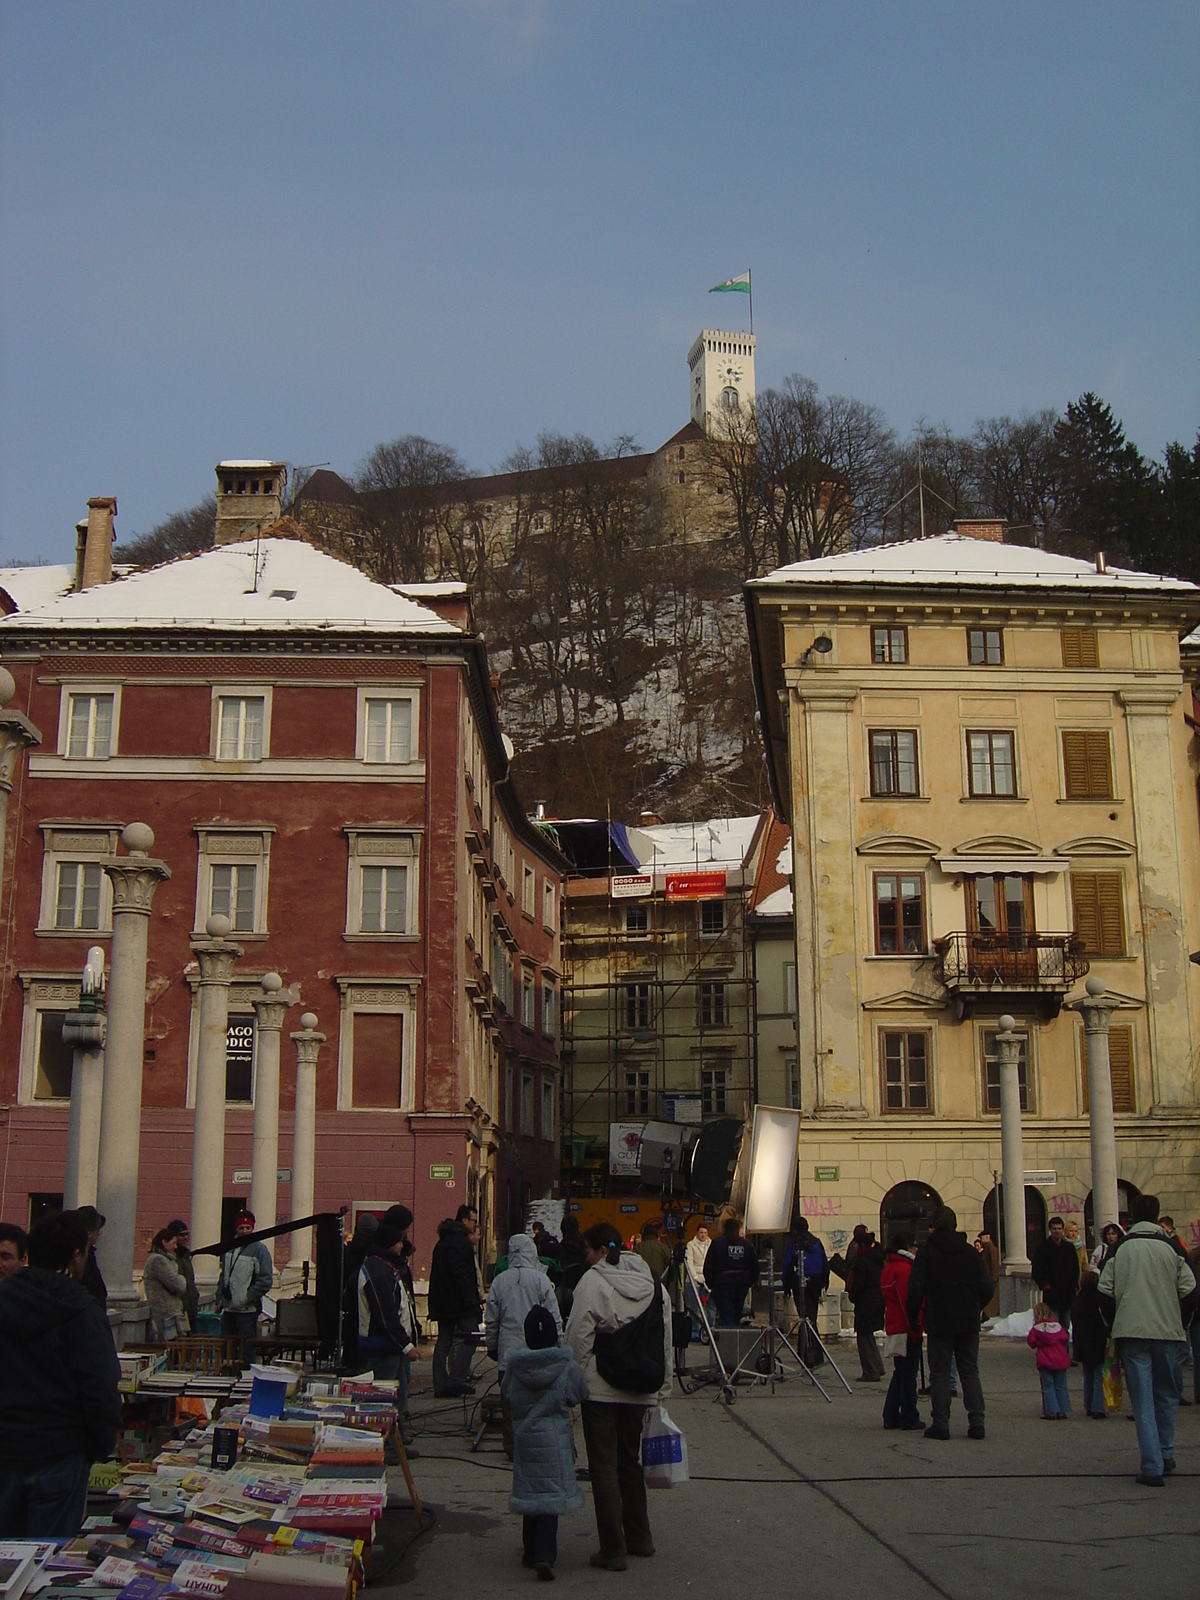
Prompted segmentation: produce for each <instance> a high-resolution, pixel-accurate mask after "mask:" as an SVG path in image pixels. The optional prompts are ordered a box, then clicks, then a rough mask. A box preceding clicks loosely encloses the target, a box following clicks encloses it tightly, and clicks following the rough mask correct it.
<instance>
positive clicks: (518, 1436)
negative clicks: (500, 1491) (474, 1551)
mask: <svg viewBox="0 0 1200 1600" xmlns="http://www.w3.org/2000/svg"><path fill="white" fill-rule="evenodd" d="M525 1346H526V1348H525V1349H510V1350H509V1351H508V1352H507V1355H506V1357H505V1367H504V1376H503V1378H502V1380H501V1388H502V1391H503V1394H504V1398H505V1399H506V1400H507V1401H508V1404H509V1406H510V1407H511V1409H512V1425H513V1485H512V1493H511V1495H509V1498H508V1506H509V1510H510V1511H516V1512H517V1513H518V1514H519V1515H520V1516H521V1518H522V1519H523V1520H522V1525H521V1532H522V1537H523V1543H524V1547H525V1553H524V1556H523V1557H522V1561H523V1563H524V1565H525V1566H527V1567H533V1568H534V1569H535V1570H536V1572H537V1575H538V1577H539V1578H553V1576H554V1563H555V1561H556V1560H557V1559H558V1519H559V1517H560V1515H561V1514H562V1513H563V1512H566V1511H578V1510H579V1508H580V1506H581V1505H582V1504H583V1496H582V1495H581V1494H580V1492H579V1486H578V1484H577V1483H576V1481H575V1436H574V1433H573V1432H572V1429H571V1407H572V1406H577V1405H580V1404H581V1403H582V1402H583V1401H584V1400H586V1399H587V1394H588V1389H587V1381H586V1379H585V1378H584V1376H583V1373H582V1372H581V1371H580V1369H579V1366H578V1365H577V1363H576V1361H575V1357H574V1356H573V1355H572V1354H571V1352H570V1350H568V1349H565V1348H560V1347H559V1344H558V1328H557V1327H556V1326H555V1321H554V1317H553V1316H552V1315H551V1313H550V1312H549V1311H548V1310H547V1309H546V1307H545V1306H540V1305H539V1306H534V1308H533V1309H532V1310H531V1311H530V1313H529V1315H528V1316H527V1317H526V1318H525Z"/></svg>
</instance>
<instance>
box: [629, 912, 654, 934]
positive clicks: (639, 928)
mask: <svg viewBox="0 0 1200 1600" xmlns="http://www.w3.org/2000/svg"><path fill="white" fill-rule="evenodd" d="M649 931H650V913H649V911H648V910H647V908H646V907H645V906H626V907H625V932H626V933H648V932H649Z"/></svg>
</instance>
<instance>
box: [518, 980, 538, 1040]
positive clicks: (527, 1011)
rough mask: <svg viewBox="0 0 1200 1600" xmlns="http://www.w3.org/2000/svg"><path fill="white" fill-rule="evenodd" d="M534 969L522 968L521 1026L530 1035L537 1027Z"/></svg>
mask: <svg viewBox="0 0 1200 1600" xmlns="http://www.w3.org/2000/svg"><path fill="white" fill-rule="evenodd" d="M535 976H536V975H535V971H534V969H533V967H527V966H524V965H522V967H521V1026H522V1027H523V1028H524V1029H525V1030H526V1031H527V1032H529V1033H532V1032H533V1031H534V1029H535V1028H536V1027H537V997H536V995H535V993H534V979H535Z"/></svg>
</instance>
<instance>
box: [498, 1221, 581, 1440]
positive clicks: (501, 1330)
mask: <svg viewBox="0 0 1200 1600" xmlns="http://www.w3.org/2000/svg"><path fill="white" fill-rule="evenodd" d="M535 1306H543V1307H545V1309H546V1310H547V1311H548V1312H549V1313H550V1315H551V1317H553V1319H554V1327H555V1332H556V1334H557V1335H561V1333H562V1317H561V1316H560V1314H559V1310H558V1301H557V1299H556V1298H555V1295H554V1286H553V1285H552V1284H551V1282H550V1279H549V1278H548V1277H547V1276H546V1269H545V1268H544V1267H543V1266H542V1264H541V1262H540V1261H539V1260H538V1255H537V1246H536V1245H535V1244H534V1242H533V1240H532V1239H531V1238H530V1237H529V1236H528V1234H524V1233H514V1234H513V1236H512V1238H511V1239H510V1240H509V1241H508V1267H507V1269H506V1270H505V1271H504V1272H498V1273H497V1274H496V1276H495V1277H494V1278H493V1279H492V1287H491V1288H490V1289H489V1290H488V1297H487V1305H486V1306H485V1307H484V1312H483V1329H484V1338H485V1341H486V1343H487V1352H488V1355H490V1356H491V1358H492V1360H493V1361H494V1362H495V1363H496V1365H497V1366H498V1367H499V1368H500V1378H501V1384H500V1399H501V1424H502V1427H503V1431H504V1452H505V1454H506V1455H507V1456H508V1459H509V1460H510V1461H511V1460H512V1453H513V1431H512V1410H511V1408H510V1407H509V1404H508V1400H507V1399H506V1397H505V1394H504V1383H503V1378H504V1368H505V1365H506V1364H507V1361H508V1357H509V1354H510V1353H511V1352H512V1351H513V1350H524V1348H525V1319H526V1317H527V1316H528V1315H529V1313H530V1312H531V1311H532V1310H533V1308H534V1307H535Z"/></svg>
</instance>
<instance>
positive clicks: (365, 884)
mask: <svg viewBox="0 0 1200 1600" xmlns="http://www.w3.org/2000/svg"><path fill="white" fill-rule="evenodd" d="M361 931H362V932H363V933H406V932H407V931H408V868H407V867H364V868H363V869H362V930H361Z"/></svg>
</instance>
